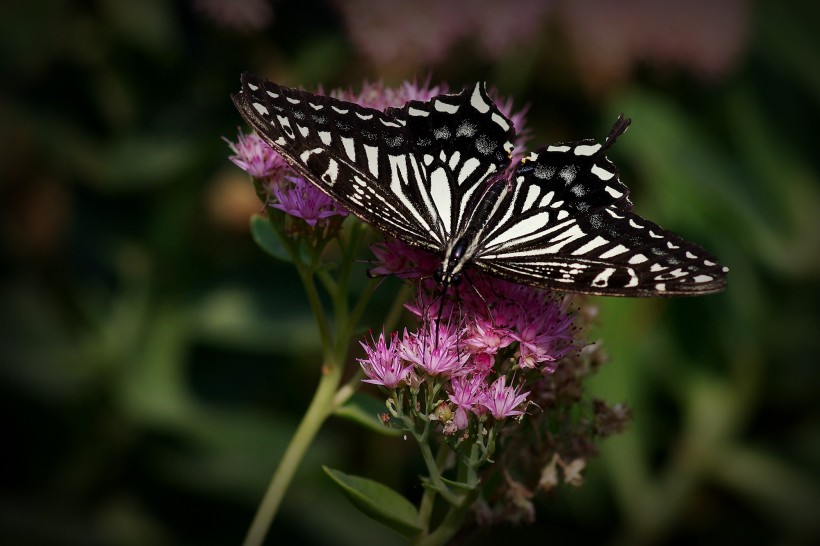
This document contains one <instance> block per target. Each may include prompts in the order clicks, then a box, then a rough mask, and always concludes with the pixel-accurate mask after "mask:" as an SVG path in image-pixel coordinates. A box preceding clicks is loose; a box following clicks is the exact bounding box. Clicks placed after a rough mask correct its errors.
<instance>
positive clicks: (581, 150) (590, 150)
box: [575, 144, 601, 155]
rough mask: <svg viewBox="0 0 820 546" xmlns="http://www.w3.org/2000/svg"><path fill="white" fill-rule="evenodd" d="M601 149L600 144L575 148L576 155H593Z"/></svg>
mask: <svg viewBox="0 0 820 546" xmlns="http://www.w3.org/2000/svg"><path fill="white" fill-rule="evenodd" d="M600 149H601V145H600V144H581V145H580V146H576V147H575V155H592V154H594V153H595V152H597V151H598V150H600Z"/></svg>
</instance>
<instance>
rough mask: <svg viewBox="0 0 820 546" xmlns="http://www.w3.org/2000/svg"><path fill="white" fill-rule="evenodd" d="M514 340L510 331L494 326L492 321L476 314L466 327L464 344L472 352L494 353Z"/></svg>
mask: <svg viewBox="0 0 820 546" xmlns="http://www.w3.org/2000/svg"><path fill="white" fill-rule="evenodd" d="M513 341H515V340H514V338H513V337H512V335H511V332H510V331H509V330H508V329H506V328H503V327H498V326H496V325H495V324H494V323H493V321H491V320H487V319H486V318H484V317H480V316H477V317H475V320H473V321H472V322H471V323H470V325H469V326H468V327H467V329H466V335H465V337H464V345H465V346H466V347H467V349H468V350H469V351H470V352H472V353H486V354H489V355H494V354H496V353H497V352H498V350H499V349H503V348H504V347H507V346H509V345H510V344H511V343H512V342H513Z"/></svg>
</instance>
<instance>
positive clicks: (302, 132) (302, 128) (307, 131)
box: [296, 123, 310, 137]
mask: <svg viewBox="0 0 820 546" xmlns="http://www.w3.org/2000/svg"><path fill="white" fill-rule="evenodd" d="M296 128H297V129H299V132H300V133H301V134H302V137H306V136H308V133H309V132H310V129H308V128H307V127H302V126H301V125H299V124H298V123H297V124H296Z"/></svg>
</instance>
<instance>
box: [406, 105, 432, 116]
mask: <svg viewBox="0 0 820 546" xmlns="http://www.w3.org/2000/svg"><path fill="white" fill-rule="evenodd" d="M407 111H408V112H409V113H410V115H411V116H420V117H423V118H426V117H427V116H429V115H430V112H427V111H425V110H419V109H418V108H413V107H412V106H411V107H410V108H408V110H407Z"/></svg>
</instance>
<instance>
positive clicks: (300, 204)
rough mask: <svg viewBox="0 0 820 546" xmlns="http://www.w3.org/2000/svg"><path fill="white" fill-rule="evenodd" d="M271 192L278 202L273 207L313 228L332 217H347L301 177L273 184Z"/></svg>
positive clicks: (336, 205)
mask: <svg viewBox="0 0 820 546" xmlns="http://www.w3.org/2000/svg"><path fill="white" fill-rule="evenodd" d="M270 192H271V196H273V197H274V199H275V200H276V201H275V202H274V203H271V205H270V206H271V207H273V208H276V209H279V210H282V211H285V212H287V213H288V214H290V215H291V216H296V217H297V218H301V219H303V220H304V221H305V222H307V224H308V225H310V226H311V227H315V226H316V224H317V223H319V222H321V221H323V220H326V219H327V218H330V217H331V216H337V215H338V216H347V211H346V210H344V209H343V208H341V207H340V206H339V205H338V204H337V203H336V202H335V201H334V200H333V199H331V198H330V197H328V196H327V195H325V194H324V193H323V192H322V191H321V190H319V189H318V188H317V187H316V186H314V185H313V184H311V183H310V182H307V181H306V180H305V179H304V178H302V177H299V176H293V177H287V179H285V180H282V181H280V183H278V184H277V183H273V184H271V185H270Z"/></svg>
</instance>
